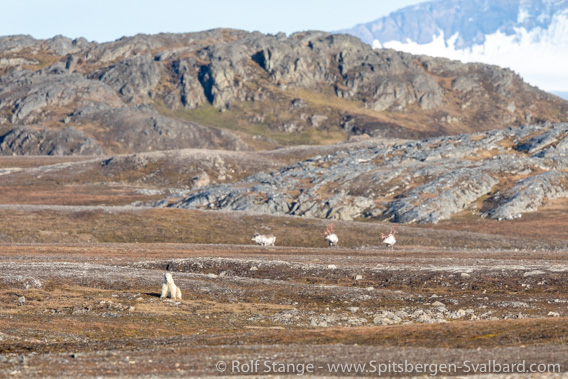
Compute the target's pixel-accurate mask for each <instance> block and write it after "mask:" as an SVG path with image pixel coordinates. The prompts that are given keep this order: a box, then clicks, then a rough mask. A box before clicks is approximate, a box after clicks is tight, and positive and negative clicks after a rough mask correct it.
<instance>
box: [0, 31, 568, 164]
mask: <svg viewBox="0 0 568 379" xmlns="http://www.w3.org/2000/svg"><path fill="white" fill-rule="evenodd" d="M294 104H296V105H298V106H296V105H294ZM150 108H152V112H154V113H155V114H154V115H152V116H150V117H148V114H150V113H152V112H150V111H149V109H150ZM201 109H207V112H209V113H207V115H206V117H201V118H198V117H197V116H195V113H191V111H199V110H201ZM210 109H213V111H212V112H211V111H210ZM216 110H218V111H219V112H224V111H227V110H229V111H230V112H232V113H231V117H232V118H231V119H230V121H227V120H222V121H223V122H218V123H217V124H215V121H211V120H218V119H219V118H220V117H219V116H218V115H217V114H215V111H216ZM125 114H128V115H129V116H128V117H126V118H125V117H118V116H117V115H125ZM135 114H136V115H135ZM81 115H88V116H85V117H86V118H83V117H82V116H81ZM158 115H159V116H160V117H157V116H158ZM201 115H202V116H203V114H201ZM192 117H194V118H192ZM128 119H131V120H134V119H136V120H146V121H143V122H142V124H141V125H138V126H137V124H136V123H134V122H128ZM150 119H152V120H153V121H148V120H150ZM166 119H168V120H166ZM197 119H199V120H201V121H202V122H204V123H205V124H207V125H206V126H203V127H202V126H198V124H197V122H195V120H197ZM203 120H205V121H203ZM192 121H193V122H192ZM527 121H530V122H533V123H538V122H544V121H550V122H565V121H568V103H566V102H564V101H562V100H561V99H559V98H556V97H553V96H551V95H548V94H546V93H544V92H542V91H539V90H538V89H536V88H533V87H530V86H528V85H526V84H525V83H524V82H523V81H522V80H521V78H520V77H519V76H518V75H516V74H515V73H513V72H512V71H510V70H507V69H501V68H499V67H495V66H488V65H481V64H462V63H460V62H456V61H450V60H447V59H437V58H431V57H426V56H413V55H410V54H405V53H401V52H396V51H392V50H373V49H372V48H371V47H370V46H368V45H367V44H365V43H363V42H361V41H360V40H358V39H356V38H355V37H352V36H348V35H332V34H329V33H324V32H302V33H296V34H294V35H292V36H290V37H286V36H285V35H284V34H279V35H275V36H274V35H264V34H261V33H258V32H255V33H248V32H243V31H238V30H227V29H219V30H211V31H206V32H200V33H188V34H159V35H154V36H147V35H136V36H134V37H128V38H121V39H119V40H117V41H114V42H111V43H105V44H97V43H90V42H88V41H86V40H84V39H75V40H71V39H69V38H65V37H61V36H56V37H54V38H52V39H49V40H35V39H33V38H31V37H29V36H11V37H2V38H0V132H1V133H4V134H6V133H8V132H9V131H10V130H12V129H14V128H16V127H19V126H22V125H35V124H40V123H41V124H42V125H43V126H45V127H46V128H48V129H49V130H53V131H55V130H59V129H60V128H61V127H62V125H65V126H68V127H73V128H75V129H77V130H81V131H82V132H83V133H85V135H86V136H87V137H89V138H92V139H94V140H96V141H97V143H98V145H99V146H100V148H101V149H102V150H101V151H103V152H105V153H117V152H134V151H140V152H142V151H148V149H150V148H151V149H152V150H163V149H170V148H178V147H211V148H221V149H240V150H242V149H250V147H249V146H247V144H246V143H245V142H243V140H242V139H241V138H242V134H238V133H235V132H234V129H237V130H238V131H241V132H244V133H245V134H249V137H252V136H251V135H250V134H252V133H253V132H251V131H250V130H252V129H253V128H251V127H250V126H251V125H255V126H258V125H260V126H262V128H264V129H262V130H267V131H269V132H274V133H278V132H279V133H287V134H300V133H303V132H306V131H314V130H315V131H335V132H337V133H340V132H341V133H344V134H345V136H346V137H349V136H350V135H363V134H367V135H369V136H381V137H385V136H386V137H396V138H426V137H431V136H440V135H446V134H456V133H457V132H458V131H459V132H473V131H480V130H488V129H492V128H502V127H508V126H511V125H521V124H524V123H526V122H527ZM148 122H150V123H157V125H158V126H152V127H148ZM209 122H211V123H213V124H215V125H223V127H224V128H226V129H232V130H233V131H229V130H225V131H221V130H219V129H216V128H214V127H212V125H210V124H208V123H209ZM182 124H183V125H182ZM227 125H228V126H227ZM133 127H134V129H133V130H131V131H128V130H125V129H128V128H133ZM239 128H240V129H239ZM256 130H258V128H257V129H256ZM53 135H55V134H54V133H47V136H48V137H47V138H51V137H50V136H53ZM255 137H256V135H255ZM261 137H262V136H261ZM122 139H124V141H123V142H119V143H115V142H116V141H121V140H122ZM127 139H128V141H126V140H127ZM316 143H317V141H316ZM18 151H20V150H18ZM63 151H66V150H65V149H63ZM4 153H5V154H12V153H16V151H10V150H9V149H8V150H5V151H4Z"/></svg>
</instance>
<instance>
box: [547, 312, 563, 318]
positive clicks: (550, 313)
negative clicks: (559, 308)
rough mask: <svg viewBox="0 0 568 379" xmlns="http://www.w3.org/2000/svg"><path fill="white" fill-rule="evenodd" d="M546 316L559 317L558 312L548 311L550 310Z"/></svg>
mask: <svg viewBox="0 0 568 379" xmlns="http://www.w3.org/2000/svg"><path fill="white" fill-rule="evenodd" d="M547 316H548V317H560V313H558V312H552V311H550V312H548V315H547Z"/></svg>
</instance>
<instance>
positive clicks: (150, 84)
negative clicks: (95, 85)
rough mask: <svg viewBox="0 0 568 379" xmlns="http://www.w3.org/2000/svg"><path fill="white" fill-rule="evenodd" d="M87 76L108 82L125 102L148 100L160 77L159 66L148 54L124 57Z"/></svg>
mask: <svg viewBox="0 0 568 379" xmlns="http://www.w3.org/2000/svg"><path fill="white" fill-rule="evenodd" d="M89 78H91V79H95V78H96V79H98V80H100V81H102V82H103V83H106V84H108V85H109V86H111V87H112V88H114V89H115V90H116V92H117V93H119V94H120V95H121V96H122V97H123V98H124V100H125V101H126V102H128V103H130V102H136V103H141V102H142V103H143V102H149V100H150V99H151V98H152V97H153V95H154V89H155V87H156V86H157V85H158V83H159V81H160V79H161V66H160V65H159V64H158V63H157V62H155V61H154V59H153V58H152V56H150V55H149V54H146V55H142V56H137V57H133V58H128V59H125V60H123V61H121V62H119V63H118V64H116V65H112V66H110V67H108V68H105V69H102V70H100V71H95V72H94V73H92V74H91V75H90V76H89Z"/></svg>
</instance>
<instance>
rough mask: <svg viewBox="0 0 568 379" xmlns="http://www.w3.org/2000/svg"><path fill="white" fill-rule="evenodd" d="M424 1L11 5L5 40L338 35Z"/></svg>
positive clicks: (115, 0) (132, 0) (140, 0)
mask: <svg viewBox="0 0 568 379" xmlns="http://www.w3.org/2000/svg"><path fill="white" fill-rule="evenodd" d="M423 1H424V0H397V1H393V0H374V1H373V0H342V1H337V0H280V1H270V0H209V1H206V0H201V1H196V0H186V1H183V0H162V1H159V0H18V1H15V0H11V1H3V4H2V16H3V17H2V21H1V22H0V36H6V35H14V34H30V35H32V36H33V37H35V38H38V39H46V38H51V37H53V36H55V35H58V34H61V35H64V36H66V37H69V38H78V37H85V38H87V39H88V40H90V41H97V42H107V41H112V40H115V39H118V38H120V37H123V36H132V35H135V34H137V33H145V34H156V33H160V32H173V33H183V32H192V31H200V30H207V29H213V28H218V27H229V28H236V29H243V30H248V31H254V30H258V31H261V32H263V33H273V34H274V33H277V32H280V31H282V32H285V33H287V34H291V33H293V32H296V31H302V30H325V31H332V30H338V29H345V28H350V27H352V26H354V25H356V24H360V23H364V22H369V21H372V20H375V19H377V18H379V17H382V16H386V15H387V14H388V13H390V12H392V11H395V10H397V9H400V8H403V7H405V6H408V5H412V4H416V3H420V2H423Z"/></svg>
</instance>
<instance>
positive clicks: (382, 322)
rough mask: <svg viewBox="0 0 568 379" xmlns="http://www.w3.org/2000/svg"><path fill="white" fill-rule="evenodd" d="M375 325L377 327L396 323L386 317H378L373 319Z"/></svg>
mask: <svg viewBox="0 0 568 379" xmlns="http://www.w3.org/2000/svg"><path fill="white" fill-rule="evenodd" d="M373 323H374V324H376V325H392V324H394V321H393V320H391V319H389V318H386V317H380V316H377V317H375V318H374V319H373Z"/></svg>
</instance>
